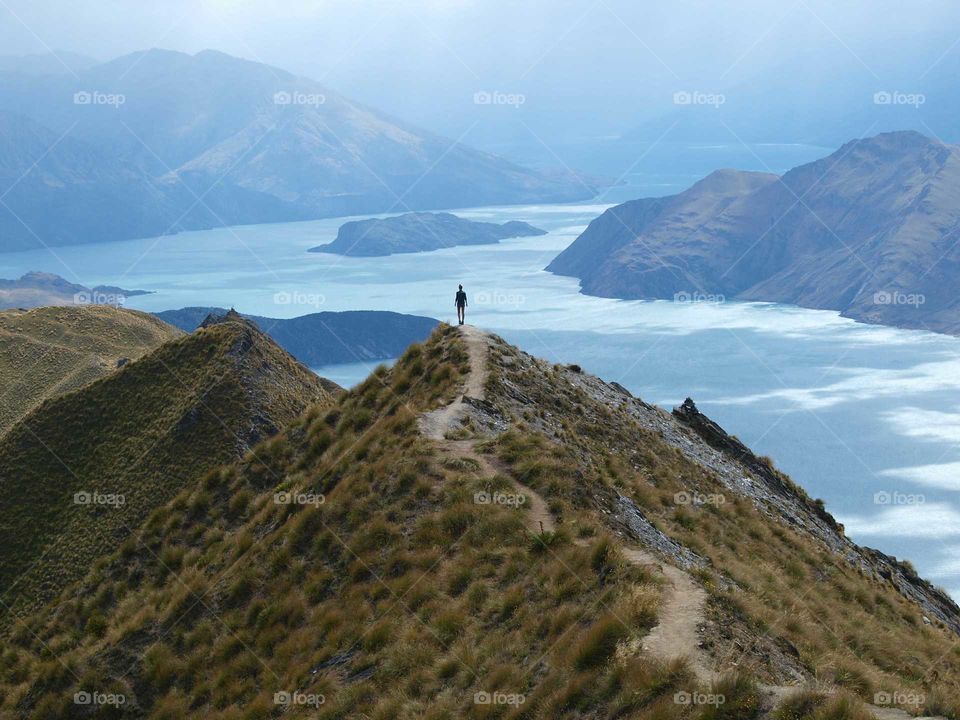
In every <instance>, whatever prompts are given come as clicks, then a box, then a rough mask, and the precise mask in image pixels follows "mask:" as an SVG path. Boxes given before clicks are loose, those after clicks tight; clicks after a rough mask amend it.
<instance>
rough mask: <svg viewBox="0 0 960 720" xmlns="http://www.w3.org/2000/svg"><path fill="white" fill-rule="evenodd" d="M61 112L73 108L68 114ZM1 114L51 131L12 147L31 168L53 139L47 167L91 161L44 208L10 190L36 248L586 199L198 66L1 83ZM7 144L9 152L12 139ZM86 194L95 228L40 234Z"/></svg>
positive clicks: (214, 57) (396, 125)
mask: <svg viewBox="0 0 960 720" xmlns="http://www.w3.org/2000/svg"><path fill="white" fill-rule="evenodd" d="M70 98H79V99H78V100H75V101H74V103H73V104H70V103H69V99H70ZM0 108H6V109H8V110H11V111H15V112H18V113H21V114H24V115H26V116H29V117H30V118H32V121H31V122H33V123H35V124H36V125H38V126H42V127H45V128H50V130H45V131H42V132H41V131H40V130H36V131H35V134H43V138H42V140H41V141H38V142H37V143H36V145H37V147H32V146H28V147H25V148H24V152H23V155H24V157H25V158H27V159H29V160H30V161H31V162H32V161H33V160H36V159H37V158H38V157H40V156H41V155H42V152H43V151H44V150H46V149H47V148H48V147H49V146H50V145H51V144H52V142H53V141H54V140H56V138H57V137H58V136H59V135H60V134H63V133H68V134H69V138H68V139H69V140H70V142H69V143H67V142H66V141H64V143H65V148H64V149H63V150H61V153H64V152H67V151H70V152H71V153H72V154H74V155H76V154H80V153H81V150H80V148H81V147H82V148H84V151H85V152H88V153H97V154H98V155H99V156H100V157H101V158H106V159H104V160H102V161H101V162H99V167H101V168H103V169H102V170H99V171H98V172H97V173H94V172H93V171H92V170H91V171H90V173H91V174H90V175H85V174H83V172H81V171H82V170H83V165H84V164H85V163H82V162H80V161H79V160H78V161H77V162H76V164H77V165H79V166H80V167H77V168H76V169H75V171H74V175H73V177H72V178H71V182H70V183H62V184H61V185H58V186H56V189H57V190H58V192H57V193H54V189H55V188H54V187H53V186H51V185H49V184H44V183H43V182H41V181H40V179H39V178H36V177H35V176H37V174H38V173H37V172H31V173H28V179H33V182H32V184H30V183H28V185H29V187H30V188H31V189H32V193H33V194H32V195H31V193H30V192H28V190H27V188H26V187H25V188H24V190H23V192H22V193H21V194H20V195H19V196H18V197H17V198H15V199H16V200H17V202H16V203H11V207H13V209H14V210H15V211H16V212H17V214H20V215H26V216H27V217H26V218H25V219H27V224H28V225H30V226H31V227H33V223H31V222H30V221H29V218H36V221H37V227H36V228H35V232H36V233H37V234H38V235H39V236H40V238H41V239H42V240H43V241H44V242H46V243H47V244H68V243H73V242H94V241H96V240H103V239H113V238H115V237H126V238H131V237H140V236H143V235H149V234H154V235H159V234H161V233H164V232H174V231H179V230H184V229H197V228H207V227H214V226H220V225H223V224H240V223H257V222H280V221H285V220H304V219H309V218H320V217H331V216H338V215H351V214H359V213H367V212H386V211H390V210H394V211H402V210H404V209H408V208H416V209H430V208H448V207H458V206H459V207H463V206H469V205H488V204H503V203H521V202H552V201H565V200H574V199H580V198H584V197H588V196H590V195H591V194H592V193H593V190H592V189H590V188H589V187H585V185H584V181H583V180H582V179H581V178H574V177H572V176H565V175H563V174H560V175H556V174H548V173H540V172H537V171H532V170H528V169H525V168H522V167H520V166H518V165H515V164H513V163H510V162H508V161H506V160H503V159H501V158H497V157H495V156H493V155H488V154H486V153H482V152H479V151H476V150H472V149H470V148H467V147H466V146H463V145H461V144H459V143H456V142H453V141H451V140H447V139H445V138H441V137H437V136H434V135H432V134H430V133H428V132H425V131H423V130H420V129H417V128H413V127H409V126H407V125H405V124H403V123H401V122H399V121H397V120H394V119H392V118H389V117H387V116H385V115H383V114H382V113H379V112H377V111H375V110H372V109H370V108H366V107H364V106H362V105H359V104H357V103H354V102H352V101H350V100H348V99H346V98H344V97H342V96H340V95H338V94H336V93H334V92H332V91H331V90H329V89H327V88H325V87H323V86H321V85H319V84H318V83H316V82H314V81H312V80H309V79H306V78H298V77H295V76H294V75H291V74H290V73H287V72H285V71H283V70H280V69H278V68H273V67H269V66H266V65H262V64H259V63H254V62H250V61H247V60H241V59H238V58H233V57H230V56H228V55H224V54H222V53H218V52H213V51H205V52H201V53H198V54H197V55H192V56H191V55H186V54H183V53H176V52H171V51H164V50H149V51H144V52H138V53H133V54H131V55H127V56H124V57H121V58H118V59H116V60H113V61H111V62H108V63H104V64H102V65H97V66H95V67H93V68H90V69H87V70H81V71H80V72H78V74H77V76H76V77H74V76H71V75H65V76H55V77H43V78H25V77H21V78H17V77H6V78H3V77H0ZM8 134H9V135H10V136H11V138H12V139H13V141H14V142H16V137H17V135H21V136H22V135H25V134H26V132H25V131H24V130H23V129H19V130H18V132H17V133H16V134H15V133H14V130H10V131H8ZM50 135H52V139H50V138H48V136H50ZM48 140H49V142H48ZM2 158H3V148H2V147H0V159H2ZM87 164H89V163H87ZM3 167H4V165H3V163H0V168H3ZM18 167H19V166H18ZM121 169H122V171H121ZM11 174H12V175H13V176H14V177H19V176H20V174H22V173H17V172H11ZM119 177H126V178H127V179H128V180H129V183H130V185H129V192H130V195H128V196H127V197H115V196H116V193H117V187H118V186H117V184H116V182H115V181H116V178H119ZM24 182H26V181H24ZM144 183H146V184H147V185H148V186H149V187H151V188H153V189H152V192H154V193H155V194H156V197H153V198H152V202H151V198H150V197H148V196H145V197H141V196H136V195H134V192H135V191H136V192H139V188H140V187H141V186H143V185H144ZM101 185H102V186H103V187H102V192H98V191H99V190H100V188H101ZM119 187H120V188H122V187H123V185H122V184H121V185H119ZM0 190H2V188H0ZM41 191H43V192H41ZM88 191H89V194H88V195H86V196H85V198H84V199H85V200H86V202H89V203H91V204H93V205H94V207H97V208H99V209H100V212H102V213H104V214H105V217H104V218H103V220H104V223H103V227H102V228H99V229H98V228H95V227H85V226H81V227H79V228H77V229H76V230H70V231H68V230H66V229H60V230H59V231H58V229H57V228H56V227H54V226H52V225H51V224H50V223H47V224H44V223H42V222H41V220H42V219H43V218H42V210H43V209H44V208H49V207H51V205H52V204H54V203H55V202H57V201H58V200H59V202H60V203H73V202H74V197H75V195H74V193H80V192H88ZM44 192H45V193H46V194H43V193H44ZM31 197H33V203H32V204H31V202H30V198H31ZM111 198H112V199H111ZM171 207H172V208H173V209H172V211H171ZM108 209H109V212H107V211H108ZM78 214H79V211H78ZM34 242H35V244H36V241H34ZM4 249H10V248H9V247H7V246H6V244H5V245H4Z"/></svg>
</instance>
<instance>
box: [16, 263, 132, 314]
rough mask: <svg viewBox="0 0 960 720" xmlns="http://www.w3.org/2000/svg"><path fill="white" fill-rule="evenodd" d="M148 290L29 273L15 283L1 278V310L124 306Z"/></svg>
mask: <svg viewBox="0 0 960 720" xmlns="http://www.w3.org/2000/svg"><path fill="white" fill-rule="evenodd" d="M150 294H151V293H150V291H149V290H125V289H123V288H120V287H115V286H113V285H97V286H96V287H92V288H89V287H86V286H85V285H80V284H79V283H72V282H69V281H68V280H65V279H64V278H62V277H60V276H59V275H55V274H53V273H45V272H28V273H26V274H24V275H23V276H22V277H20V278H18V279H16V280H4V279H3V278H0V310H6V309H9V308H32V307H40V306H44V305H123V304H124V303H125V302H126V299H127V298H129V297H136V296H137V295H150Z"/></svg>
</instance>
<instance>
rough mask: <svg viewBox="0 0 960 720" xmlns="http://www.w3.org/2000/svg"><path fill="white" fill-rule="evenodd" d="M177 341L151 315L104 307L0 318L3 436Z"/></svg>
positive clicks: (0, 314) (36, 311)
mask: <svg viewBox="0 0 960 720" xmlns="http://www.w3.org/2000/svg"><path fill="white" fill-rule="evenodd" d="M179 335H180V332H179V331H178V330H176V329H175V328H173V327H171V326H169V325H167V324H166V323H163V322H160V321H159V320H157V319H156V318H155V317H154V316H152V315H148V314H147V313H141V312H136V311H133V310H119V309H117V308H114V307H108V306H106V305H85V306H74V307H44V308H35V309H33V310H27V311H22V310H7V311H3V312H0V398H2V401H0V435H2V434H3V433H4V432H6V431H7V430H9V429H10V427H11V426H12V425H13V424H14V423H15V422H17V420H19V419H20V418H22V417H23V416H24V415H26V414H27V413H28V412H30V410H32V409H33V408H35V407H36V406H37V405H39V404H40V403H42V402H43V401H44V400H46V399H48V398H53V397H57V396H58V395H63V394H64V393H67V392H70V391H71V390H76V389H77V388H79V387H83V386H84V385H86V384H88V383H90V382H92V381H94V380H96V379H98V378H101V377H103V376H104V375H107V374H109V373H111V372H113V371H114V370H116V369H117V365H118V363H120V362H122V361H129V360H136V359H137V358H139V357H141V356H142V355H144V354H145V353H147V352H150V351H151V350H154V349H155V348H157V347H159V346H160V345H162V344H163V343H165V342H167V341H168V340H172V339H174V338H175V337H178V336H179Z"/></svg>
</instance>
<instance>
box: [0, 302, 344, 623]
mask: <svg viewBox="0 0 960 720" xmlns="http://www.w3.org/2000/svg"><path fill="white" fill-rule="evenodd" d="M82 310H83V311H84V312H85V311H86V310H87V309H86V308H84V309H82ZM35 312H36V311H35ZM52 312H54V314H59V313H66V314H71V313H77V312H79V311H78V310H76V309H63V310H59V309H58V310H56V311H52ZM113 312H114V313H116V312H121V311H113ZM41 314H44V313H41ZM32 316H33V313H29V314H28V317H32ZM136 317H137V319H138V320H139V322H140V323H147V324H149V323H158V322H159V321H157V320H155V319H150V318H144V317H143V316H142V315H140V314H137V316H136ZM121 327H122V325H119V324H118V326H117V328H116V330H119V329H120V328H121ZM101 329H103V328H102V327H98V326H97V325H96V324H88V325H87V326H86V327H85V328H74V329H73V331H74V332H77V333H80V334H83V333H85V332H86V331H90V332H96V331H98V330H101ZM116 330H115V332H116ZM171 330H172V329H171ZM63 334H64V333H63V332H60V333H59V335H63ZM93 339H100V337H99V336H96V337H95V338H87V340H88V342H89V341H90V340H93ZM54 341H55V337H52V338H51V339H50V342H54ZM74 344H75V345H76V344H79V343H74ZM36 377H38V376H35V375H34V374H33V373H31V374H30V375H28V376H27V377H26V378H25V381H26V382H27V384H28V385H29V384H31V383H33V382H35V380H36ZM41 377H42V376H41ZM40 382H43V381H42V380H41V381H40ZM330 400H331V396H330V394H329V393H328V392H327V391H326V390H324V388H323V386H322V384H321V381H320V379H319V378H317V376H316V375H314V374H313V373H312V372H310V371H309V370H308V369H307V368H305V367H303V366H302V365H300V364H298V363H296V362H295V361H294V360H293V359H291V358H290V356H289V355H287V354H286V353H285V352H284V351H283V350H281V349H280V348H279V347H277V346H276V345H275V344H274V343H273V342H272V341H271V340H270V339H269V338H268V337H267V336H265V335H264V334H263V333H261V332H260V331H259V330H257V329H256V328H255V327H253V325H251V324H249V323H246V322H244V321H235V322H224V323H220V324H217V325H213V326H211V327H208V328H205V329H204V330H201V331H199V332H196V333H192V334H190V335H187V336H180V337H177V338H176V339H173V340H171V341H169V342H167V343H165V344H163V345H161V346H160V347H158V348H157V349H156V350H154V351H153V352H151V353H149V354H146V355H144V356H143V357H141V358H140V359H139V360H135V361H134V362H130V363H129V364H126V365H124V366H123V367H122V368H120V369H119V370H118V371H117V372H114V373H111V374H109V375H106V376H105V377H103V378H102V379H100V380H97V381H95V382H93V383H91V384H88V385H86V386H85V387H83V388H81V389H80V390H78V391H76V392H73V393H69V394H66V395H63V396H61V397H58V398H55V399H51V400H47V401H46V402H44V403H43V404H41V405H39V407H37V408H36V409H34V410H33V411H32V412H31V413H30V414H28V415H27V416H26V417H24V418H23V419H21V420H20V421H19V422H18V423H17V424H16V425H14V426H13V427H12V428H11V429H10V430H9V431H8V432H7V433H6V434H5V435H4V436H3V437H2V438H0V548H2V549H0V582H2V585H3V586H4V587H5V588H9V589H10V592H8V594H7V596H6V599H5V602H4V610H7V609H9V608H10V607H13V608H17V607H19V606H21V605H32V606H35V605H37V604H39V603H40V602H41V601H42V600H44V599H49V598H50V597H55V596H56V595H57V594H59V592H60V591H61V590H62V589H63V588H64V587H65V586H66V585H67V584H68V583H69V582H71V581H73V580H76V579H79V578H81V577H83V575H84V574H85V573H86V572H87V570H88V569H89V568H90V566H91V564H92V562H93V561H94V560H95V559H96V558H97V557H99V556H100V555H102V554H104V553H106V552H110V551H112V550H113V549H115V548H116V547H117V545H118V544H119V543H121V542H122V541H123V539H124V538H126V537H127V535H129V534H130V533H131V532H133V531H134V530H135V529H136V528H137V527H138V526H139V525H140V523H141V522H143V520H145V519H146V518H147V516H148V515H149V514H150V513H151V512H152V511H153V510H154V509H155V508H158V507H161V506H163V505H164V504H166V503H167V502H168V501H170V500H171V499H172V498H173V497H174V496H175V495H176V494H177V493H179V492H180V491H181V490H183V489H184V488H189V487H197V486H198V485H197V483H198V482H199V480H200V479H201V478H202V477H203V475H204V473H206V472H207V471H208V470H210V469H211V468H214V467H216V466H217V465H219V464H221V463H224V462H229V461H232V460H234V459H236V458H239V457H241V456H243V455H244V454H245V453H247V452H249V449H250V447H252V446H253V445H255V444H256V443H258V442H259V441H260V440H262V439H264V438H266V437H269V436H270V435H273V434H274V433H276V432H277V431H278V430H279V429H280V428H282V427H283V426H285V425H286V424H287V423H289V422H290V421H291V420H293V419H294V418H295V417H297V416H299V415H300V413H302V412H303V410H304V409H305V408H306V407H307V406H309V405H310V404H312V403H317V402H319V403H321V404H323V403H328V402H330ZM100 498H103V500H102V502H101V501H100ZM194 512H197V513H200V514H202V512H203V511H202V508H200V507H195V508H194ZM14 581H16V583H15V587H16V591H15V592H13V590H14ZM4 614H5V613H4ZM8 618H9V616H7V617H5V618H4V621H5V620H7V619H8Z"/></svg>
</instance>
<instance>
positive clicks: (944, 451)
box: [0, 203, 960, 597]
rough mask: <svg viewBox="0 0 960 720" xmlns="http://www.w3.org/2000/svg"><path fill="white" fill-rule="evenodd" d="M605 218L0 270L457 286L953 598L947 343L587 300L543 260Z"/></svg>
mask: <svg viewBox="0 0 960 720" xmlns="http://www.w3.org/2000/svg"><path fill="white" fill-rule="evenodd" d="M605 207H607V205H606V204H604V203H596V204H582V205H560V206H551V205H543V206H520V207H498V208H481V209H470V210H464V211H459V214H461V215H463V216H465V217H469V218H474V219H480V220H495V221H498V222H503V221H506V220H512V219H515V220H525V221H528V222H530V223H532V224H534V225H537V226H539V227H542V228H544V229H545V230H548V231H549V234H548V235H546V236H543V237H536V238H525V239H517V240H510V241H506V242H503V243H501V244H500V245H491V246H477V247H463V248H451V249H447V250H440V251H437V252H432V253H425V254H416V255H396V256H392V257H385V258H346V257H340V256H336V255H325V254H316V253H308V252H306V251H307V248H309V247H311V246H313V245H317V244H320V243H323V242H329V241H330V240H332V239H333V237H334V236H335V235H336V231H337V228H338V227H339V225H340V224H341V223H342V222H343V220H342V219H340V220H323V221H316V222H305V223H291V224H282V225H260V226H249V227H235V228H226V229H218V230H211V231H205V232H194V233H185V234H181V235H177V236H172V237H163V238H153V239H147V240H134V241H128V242H120V243H110V244H103V245H93V246H90V245H88V246H85V247H75V248H56V249H55V250H54V251H31V252H21V253H8V254H0V277H15V276H19V275H20V274H22V273H23V272H26V271H28V270H44V271H49V272H55V273H58V274H60V275H63V276H64V277H66V278H67V279H69V280H71V281H74V282H82V283H83V284H85V285H88V286H90V285H94V284H100V283H103V284H113V285H119V286H121V287H125V288H129V289H133V288H142V289H147V290H153V291H156V294H153V295H147V296H142V297H136V298H132V299H131V300H130V302H129V303H128V304H129V306H131V307H135V308H139V309H142V310H149V311H156V310H165V309H170V308H179V307H183V306H187V305H220V306H225V307H231V306H233V307H236V308H237V309H238V310H241V311H243V312H248V313H253V314H258V315H265V316H273V317H294V316H297V315H303V314H306V313H310V312H316V311H320V310H347V309H376V310H395V311H399V312H408V313H417V314H422V315H430V316H433V317H437V318H440V319H442V320H446V321H453V320H454V319H455V311H454V307H453V295H454V291H455V290H456V285H457V283H460V282H462V283H463V284H464V286H465V288H466V290H467V292H468V294H469V297H470V307H469V308H468V321H469V322H471V323H473V324H476V325H478V326H481V327H484V328H488V329H490V330H493V331H495V332H497V333H499V334H501V335H503V336H504V337H505V338H506V339H508V340H509V341H511V342H514V343H516V344H518V345H520V346H521V347H523V348H524V349H525V350H527V351H528V352H531V353H533V354H536V355H539V356H542V357H545V358H547V359H549V360H552V361H555V362H564V363H578V364H580V365H581V366H583V367H584V369H586V370H588V371H590V372H593V373H595V374H597V375H599V376H601V377H603V378H604V379H606V380H609V381H617V382H619V383H621V384H623V385H624V386H626V387H627V388H628V389H630V390H631V391H632V392H633V393H634V394H636V395H637V396H639V397H642V398H644V399H645V400H648V401H650V402H655V403H657V404H660V405H662V406H664V407H666V408H670V407H672V406H675V405H677V404H679V403H680V402H682V401H683V400H684V398H686V397H687V396H690V397H693V398H694V399H695V400H696V401H697V403H698V405H699V406H700V408H701V409H702V410H703V411H704V412H706V413H707V414H709V415H710V416H711V417H713V418H714V419H715V420H717V421H718V422H719V423H720V424H721V425H723V426H724V427H725V428H726V429H727V430H728V431H729V432H731V433H734V434H736V435H737V436H738V437H740V438H741V439H742V440H743V441H744V442H746V443H747V444H748V445H749V446H751V447H752V448H753V449H754V450H755V451H756V452H758V453H759V454H763V455H770V456H771V457H773V458H774V459H775V461H776V463H777V465H778V466H779V467H780V468H781V469H783V470H785V471H786V472H788V473H790V475H791V476H792V477H793V478H794V479H795V480H797V481H798V482H799V483H801V484H802V485H803V486H804V487H806V488H807V490H808V491H809V492H810V494H811V495H813V496H815V497H822V498H824V499H825V500H826V502H827V507H828V509H829V510H830V511H831V512H833V513H834V514H835V515H836V516H837V517H838V518H839V519H840V520H841V521H842V522H844V523H845V524H846V525H847V528H848V532H849V534H850V535H851V536H852V537H854V538H855V539H856V540H857V541H859V542H861V543H863V544H867V545H870V546H872V547H877V548H880V549H881V550H883V551H884V552H887V553H888V554H893V555H896V556H897V557H906V558H910V559H911V560H913V561H914V563H915V564H916V565H917V567H918V568H919V569H920V570H921V572H922V574H924V575H925V576H927V577H929V578H931V579H932V580H933V581H935V582H937V583H939V584H942V585H944V586H945V587H947V588H948V589H950V590H952V592H953V593H954V595H955V597H960V553H958V552H957V550H958V549H960V538H958V537H957V536H958V535H960V507H958V503H957V493H958V491H960V449H958V441H960V342H958V340H957V339H955V338H951V337H946V336H941V335H935V334H930V333H924V332H917V331H904V330H896V329H891V328H883V327H873V326H866V325H860V324H857V323H854V322H853V321H849V320H845V319H843V318H840V317H839V316H838V315H837V314H836V313H831V312H822V311H812V310H803V309H798V308H794V307H784V306H778V305H771V304H762V303H720V304H715V303H686V304H685V303H674V302H668V301H659V302H637V301H619V300H610V299H601V298H591V297H587V296H583V295H581V294H579V292H578V285H577V282H576V281H575V280H572V279H570V278H560V277H555V276H553V275H551V274H549V273H546V272H544V271H543V268H544V267H545V266H546V265H547V263H548V262H549V261H550V260H551V259H552V258H553V257H554V256H555V255H556V254H557V253H558V252H560V251H561V250H562V249H564V248H565V247H566V246H567V245H569V243H570V242H572V241H573V240H574V239H575V238H576V236H577V235H578V234H579V233H580V232H581V231H582V230H583V228H584V227H585V226H586V224H587V223H588V222H589V221H590V220H591V219H593V218H594V217H595V216H596V215H597V214H599V213H600V212H602V211H603V210H604V209H605ZM369 369H372V365H371V364H368V363H355V364H352V365H351V366H346V367H338V368H330V369H328V373H327V374H329V375H330V376H331V377H332V378H333V379H335V380H337V381H338V382H341V383H345V384H350V383H352V382H355V381H356V380H357V379H359V378H360V377H362V376H363V375H364V374H365V373H366V372H367V371H368V370H369Z"/></svg>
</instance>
